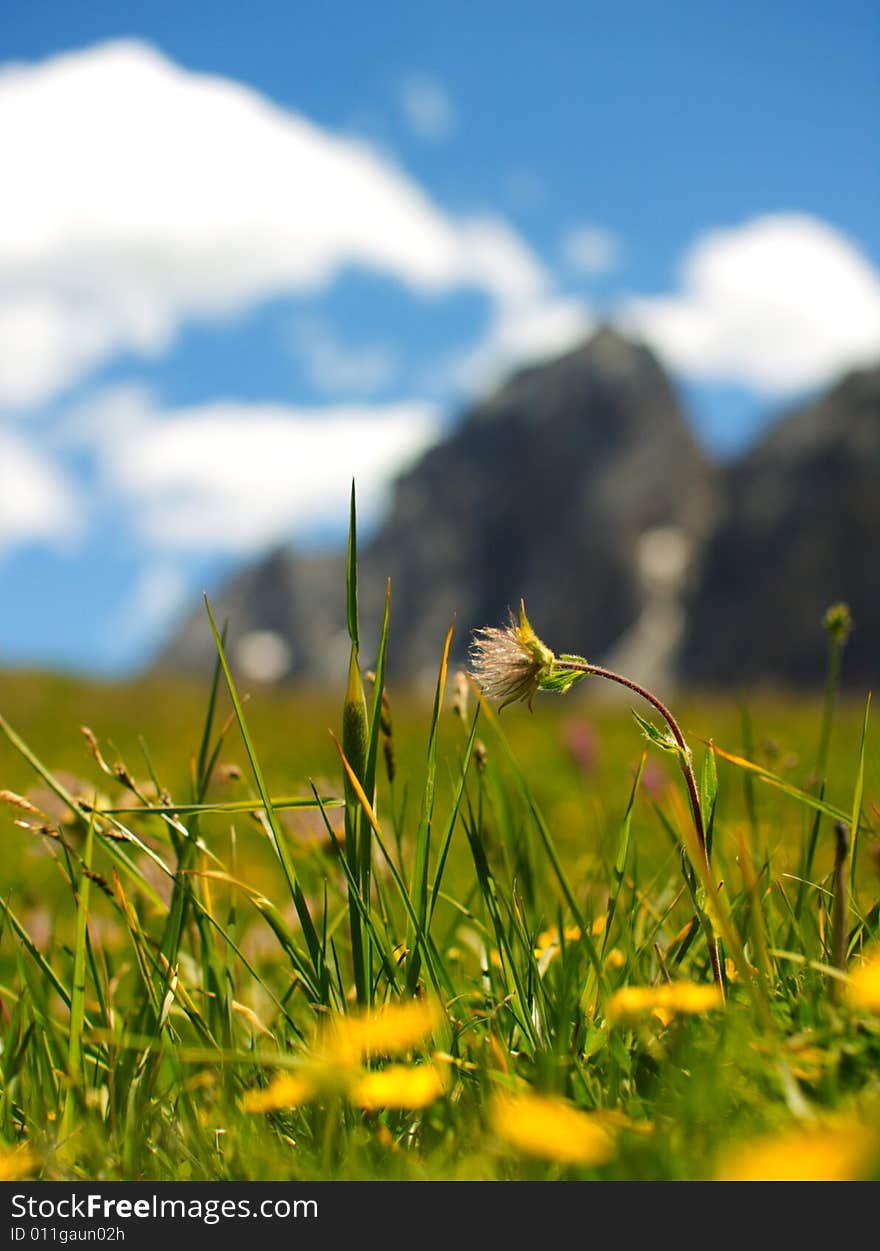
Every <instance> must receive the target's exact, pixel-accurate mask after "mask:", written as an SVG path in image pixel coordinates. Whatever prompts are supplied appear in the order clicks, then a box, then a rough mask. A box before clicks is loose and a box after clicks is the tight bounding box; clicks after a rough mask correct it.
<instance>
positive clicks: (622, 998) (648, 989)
mask: <svg viewBox="0 0 880 1251" xmlns="http://www.w3.org/2000/svg"><path fill="white" fill-rule="evenodd" d="M723 1003H724V1000H723V997H722V994H721V990H720V988H719V987H718V986H706V985H700V984H698V983H696V982H684V981H682V982H670V983H668V984H667V985H664V986H622V987H621V988H620V990H616V991H615V992H614V994H613V995H612V996H611V998H610V999H609V1000H608V1008H607V1011H608V1020H609V1021H612V1022H614V1021H628V1020H631V1019H633V1018H634V1017H640V1016H656V1017H659V1018H660V1020H661V1021H662V1023H663V1024H664V1025H668V1024H669V1022H670V1021H671V1020H672V1018H673V1017H674V1016H675V1015H676V1014H678V1013H682V1014H685V1015H693V1014H698V1013H701V1012H707V1011H709V1010H710V1009H711V1008H720V1007H721V1006H722V1005H723Z"/></svg>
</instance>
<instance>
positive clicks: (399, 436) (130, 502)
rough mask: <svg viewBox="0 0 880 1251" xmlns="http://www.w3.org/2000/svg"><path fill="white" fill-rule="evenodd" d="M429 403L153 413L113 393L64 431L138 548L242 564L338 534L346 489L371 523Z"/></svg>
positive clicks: (423, 440) (431, 414)
mask: <svg viewBox="0 0 880 1251" xmlns="http://www.w3.org/2000/svg"><path fill="white" fill-rule="evenodd" d="M437 425H438V414H437V411H436V410H435V409H434V408H433V407H432V406H430V405H428V404H423V403H417V402H414V403H400V404H394V405H386V406H375V407H366V406H341V405H338V406H332V407H327V408H321V409H314V410H310V409H296V408H288V407H285V406H283V405H269V404H243V403H242V404H236V403H215V404H206V405H201V406H198V407H195V408H188V409H177V410H172V411H162V410H161V409H159V408H158V407H157V406H155V405H154V404H153V403H152V401H151V400H150V399H149V397H148V396H146V395H145V394H138V393H136V392H120V393H116V394H112V395H110V396H108V397H106V398H105V399H104V401H103V404H102V405H96V406H95V407H94V409H93V410H92V412H91V414H90V418H89V419H88V420H86V419H83V420H82V421H80V422H79V423H78V424H74V426H73V427H72V428H71V429H70V430H69V431H68V433H67V439H68V441H69V442H76V441H79V442H80V443H81V444H82V445H83V446H84V447H86V448H90V449H91V450H92V452H93V454H94V455H95V456H96V457H97V458H98V460H99V476H100V480H101V495H102V497H103V498H105V499H107V500H109V501H110V502H111V503H112V501H113V500H115V501H116V502H117V503H118V504H119V505H120V506H121V507H122V508H124V510H125V513H126V515H127V516H128V518H129V519H130V524H131V525H132V526H133V528H134V530H135V532H136V535H137V536H138V538H139V539H140V540H141V542H142V543H144V544H145V545H146V546H147V548H148V549H150V550H153V551H165V552H167V553H172V552H179V553H186V552H189V553H194V554H195V553H207V552H213V553H216V552H225V553H229V554H232V555H246V554H249V553H251V552H254V551H256V550H258V549H259V548H261V547H263V546H265V545H266V544H268V543H272V542H278V541H280V540H282V539H285V538H289V537H290V536H291V535H294V534H299V535H308V534H312V535H314V534H315V533H316V532H318V533H319V532H320V531H321V529H322V528H325V527H326V528H332V529H333V530H334V531H335V530H337V529H338V525H339V518H340V517H344V516H346V515H347V510H348V496H349V491H350V489H351V480H352V478H353V477H354V478H355V479H356V480H357V485H358V498H359V513H360V515H361V517H362V519H363V520H364V522H365V523H366V524H369V522H370V521H371V520H375V519H376V518H377V517H378V515H379V513H380V510H381V506H382V504H383V503H384V499H385V493H386V491H387V488H388V485H389V482H390V481H391V479H392V478H393V476H394V474H395V473H396V472H397V471H398V470H400V469H402V468H404V467H405V466H406V464H407V463H408V462H409V461H410V460H411V459H412V458H413V457H414V456H416V455H417V454H418V453H419V452H420V451H422V450H423V449H424V448H425V447H426V446H427V445H428V444H429V443H430V442H431V441H432V440H433V439H434V437H435V436H436V433H437Z"/></svg>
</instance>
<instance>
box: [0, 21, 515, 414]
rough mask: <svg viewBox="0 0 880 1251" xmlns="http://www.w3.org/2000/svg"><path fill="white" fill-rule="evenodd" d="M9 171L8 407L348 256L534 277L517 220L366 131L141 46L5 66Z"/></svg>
mask: <svg viewBox="0 0 880 1251" xmlns="http://www.w3.org/2000/svg"><path fill="white" fill-rule="evenodd" d="M0 169H2V170H3V196H2V198H0V330H2V332H3V334H4V342H7V343H11V344H12V345H13V346H14V351H11V352H10V351H4V353H3V355H4V357H5V358H6V359H5V360H4V362H3V365H2V366H0V404H6V405H7V406H22V407H25V406H28V405H36V404H38V403H40V402H43V401H46V400H49V399H51V398H52V397H53V396H55V395H56V394H58V393H59V392H60V391H62V390H63V389H64V388H65V387H68V386H70V385H72V384H73V383H74V382H76V381H77V380H78V379H80V378H82V377H85V376H87V375H88V373H89V372H90V371H93V370H94V369H95V368H97V367H98V366H100V365H101V364H102V363H104V362H105V361H107V360H109V359H111V358H112V357H113V356H114V355H115V354H117V353H120V352H122V351H126V350H132V351H135V352H138V353H158V352H161V351H163V350H164V349H165V348H166V347H167V346H168V344H169V343H170V342H171V341H172V339H173V337H174V335H175V334H176V333H177V331H178V329H179V328H180V326H181V324H182V323H183V322H184V321H185V320H187V319H193V318H206V317H217V316H222V315H225V314H230V313H234V312H236V311H240V310H243V309H246V308H248V307H250V306H251V305H253V304H254V303H256V302H258V301H260V300H262V299H266V298H268V297H271V296H275V295H279V294H282V293H285V292H288V293H289V292H297V293H301V294H310V293H315V292H318V291H320V290H323V289H325V288H326V287H327V286H328V285H329V284H330V283H331V282H332V281H333V280H334V278H335V277H336V276H337V274H338V273H339V271H340V270H341V269H342V268H343V267H345V266H348V265H356V266H362V267H366V268H368V269H373V270H376V271H380V272H382V273H384V274H386V275H388V276H390V277H391V278H393V279H395V280H397V281H398V282H400V283H403V284H405V285H406V286H408V287H409V288H410V289H412V290H414V291H415V292H417V293H420V294H423V295H425V294H427V295H433V294H438V293H442V292H447V291H451V290H453V289H458V288H462V287H473V288H476V289H479V290H482V291H484V292H485V293H486V294H488V296H489V297H490V299H491V300H492V301H493V302H494V301H503V300H506V299H508V298H509V297H510V296H511V289H510V287H509V283H510V282H512V283H513V284H514V290H513V292H512V294H513V295H514V296H516V295H517V292H518V290H519V286H520V284H521V283H522V282H523V275H524V273H526V271H534V272H535V273H540V266H539V264H538V262H537V261H536V260H535V258H534V257H533V256H532V254H531V253H530V252H529V250H528V249H527V247H526V246H525V244H524V243H523V242H522V241H521V240H519V239H518V237H517V236H515V235H514V234H513V232H512V231H511V230H510V229H509V228H507V227H505V226H503V225H502V224H501V223H499V222H495V223H493V224H492V225H491V226H488V225H487V223H485V222H480V223H476V224H474V223H470V222H467V221H465V222H459V221H455V220H453V219H451V218H449V217H448V216H446V215H445V214H444V213H443V212H442V211H441V210H440V209H438V208H437V207H436V206H435V205H434V204H433V203H432V202H431V201H430V199H429V198H428V197H427V195H425V193H424V192H423V191H422V190H421V189H420V188H419V187H418V186H417V185H416V184H415V183H414V182H413V181H412V180H411V179H409V178H408V177H407V176H406V175H405V174H404V173H403V172H402V171H401V170H400V169H399V168H397V167H396V166H395V165H394V164H393V162H392V161H391V160H390V158H388V157H387V156H382V155H380V154H379V153H378V152H377V151H376V150H375V149H373V148H371V147H370V146H369V145H368V144H366V143H364V142H361V141H358V140H355V139H352V138H350V137H348V138H344V137H340V136H335V135H332V134H330V133H327V132H325V131H323V130H321V129H320V128H319V127H317V126H315V125H313V124H312V123H310V122H309V121H307V120H306V119H305V118H303V117H301V116H299V115H297V114H295V113H293V112H290V111H284V110H282V109H279V108H277V107H275V106H274V105H272V104H271V103H270V102H268V101H267V100H265V99H264V98H262V97H261V96H259V95H258V94H257V93H256V92H254V91H252V90H250V89H248V88H246V87H244V86H242V85H240V84H237V83H234V82H231V81H229V80H227V79H222V78H219V77H211V76H208V75H203V74H196V73H192V72H189V71H187V70H185V69H182V68H180V67H178V66H176V65H174V64H172V63H171V62H170V61H168V60H167V59H166V58H165V57H163V56H162V55H161V54H159V53H158V52H156V51H155V50H154V49H152V48H150V47H149V46H147V45H145V44H142V43H139V42H135V41H122V42H113V43H106V44H101V45H98V46H96V47H93V48H90V49H87V50H85V51H80V52H75V53H68V54H64V55H61V56H56V57H53V58H50V59H49V60H47V61H45V62H43V63H41V64H38V65H24V66H7V67H5V68H3V69H2V70H0ZM501 236H503V242H502V243H500V244H499V242H498V240H499V239H500V238H501ZM499 250H500V251H504V252H506V256H507V261H506V263H500V259H501V258H500V251H499ZM526 281H528V282H531V281H532V277H531V275H530V274H529V275H527V277H526Z"/></svg>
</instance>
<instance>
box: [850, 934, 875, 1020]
mask: <svg viewBox="0 0 880 1251" xmlns="http://www.w3.org/2000/svg"><path fill="white" fill-rule="evenodd" d="M846 999H847V1002H848V1003H849V1004H850V1005H851V1006H852V1007H854V1008H865V1009H867V1011H868V1012H880V947H878V948H876V949H875V951H874V952H873V953H872V954H871V955H870V956H869V957H868V958H867V959H866V960H865V961H863V963H862V964H860V965H858V967H857V968H855V969H853V971H852V973H850V975H849V980H848V982H847V987H846Z"/></svg>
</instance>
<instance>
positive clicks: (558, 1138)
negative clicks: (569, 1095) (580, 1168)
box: [490, 1094, 615, 1165]
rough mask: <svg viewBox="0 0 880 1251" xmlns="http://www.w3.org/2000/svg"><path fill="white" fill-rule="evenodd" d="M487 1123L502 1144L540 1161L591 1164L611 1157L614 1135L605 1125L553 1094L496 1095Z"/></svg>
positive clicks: (613, 1147) (594, 1116)
mask: <svg viewBox="0 0 880 1251" xmlns="http://www.w3.org/2000/svg"><path fill="white" fill-rule="evenodd" d="M490 1123H491V1126H492V1129H493V1131H494V1133H495V1134H496V1135H497V1136H498V1137H499V1138H500V1139H501V1140H502V1142H504V1143H506V1144H507V1145H508V1146H510V1147H513V1148H514V1149H515V1150H517V1151H521V1152H523V1153H524V1154H526V1155H532V1156H537V1157H539V1158H540V1159H543V1160H555V1161H556V1162H557V1163H559V1164H585V1165H594V1164H604V1163H606V1161H608V1160H610V1159H611V1158H612V1156H613V1155H614V1150H615V1139H614V1133H613V1131H612V1130H611V1129H610V1128H609V1127H608V1124H607V1122H605V1123H603V1121H602V1120H600V1119H599V1118H598V1117H597V1116H596V1115H594V1114H591V1113H589V1112H581V1111H580V1110H579V1109H578V1108H576V1107H574V1105H573V1104H571V1103H568V1102H566V1100H564V1099H559V1098H557V1097H555V1096H553V1095H533V1094H520V1095H512V1094H500V1095H496V1096H495V1098H494V1099H493V1101H492V1105H491V1110H490Z"/></svg>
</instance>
